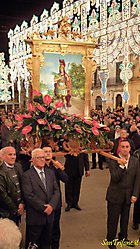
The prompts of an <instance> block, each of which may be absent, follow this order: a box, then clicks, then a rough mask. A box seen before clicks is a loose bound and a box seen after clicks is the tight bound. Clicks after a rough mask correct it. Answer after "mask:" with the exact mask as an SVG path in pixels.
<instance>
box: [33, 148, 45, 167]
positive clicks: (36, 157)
mask: <svg viewBox="0 0 140 249" xmlns="http://www.w3.org/2000/svg"><path fill="white" fill-rule="evenodd" d="M31 157H32V158H31V160H32V162H33V165H34V166H36V167H37V168H39V169H42V168H43V167H44V165H45V152H44V151H43V150H42V149H40V148H37V149H34V150H33V151H32V153H31Z"/></svg>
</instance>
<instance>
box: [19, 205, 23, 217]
mask: <svg viewBox="0 0 140 249" xmlns="http://www.w3.org/2000/svg"><path fill="white" fill-rule="evenodd" d="M23 212H24V204H23V203H20V204H19V205H18V214H19V215H22V214H23Z"/></svg>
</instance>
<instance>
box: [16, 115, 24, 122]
mask: <svg viewBox="0 0 140 249" xmlns="http://www.w3.org/2000/svg"><path fill="white" fill-rule="evenodd" d="M22 118H23V115H22V114H16V115H15V120H17V121H22Z"/></svg>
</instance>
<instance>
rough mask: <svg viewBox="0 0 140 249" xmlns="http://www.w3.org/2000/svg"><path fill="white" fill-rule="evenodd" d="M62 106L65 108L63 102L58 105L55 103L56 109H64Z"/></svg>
mask: <svg viewBox="0 0 140 249" xmlns="http://www.w3.org/2000/svg"><path fill="white" fill-rule="evenodd" d="M62 106H64V102H62V101H61V102H60V101H59V102H56V103H55V107H56V108H60V107H62Z"/></svg>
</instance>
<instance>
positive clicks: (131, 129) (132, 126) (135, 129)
mask: <svg viewBox="0 0 140 249" xmlns="http://www.w3.org/2000/svg"><path fill="white" fill-rule="evenodd" d="M135 131H137V126H136V124H133V125H131V127H130V132H135Z"/></svg>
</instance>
